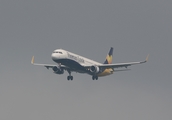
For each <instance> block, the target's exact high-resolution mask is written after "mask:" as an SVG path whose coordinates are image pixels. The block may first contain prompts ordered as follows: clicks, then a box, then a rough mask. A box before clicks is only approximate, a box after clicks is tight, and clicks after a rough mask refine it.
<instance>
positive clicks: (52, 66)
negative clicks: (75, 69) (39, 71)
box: [31, 56, 67, 69]
mask: <svg viewBox="0 0 172 120" xmlns="http://www.w3.org/2000/svg"><path fill="white" fill-rule="evenodd" d="M31 64H33V65H39V66H44V67H46V68H47V69H49V68H54V67H57V66H60V68H63V69H67V67H66V66H64V65H51V64H39V63H34V56H33V57H32V60H31Z"/></svg>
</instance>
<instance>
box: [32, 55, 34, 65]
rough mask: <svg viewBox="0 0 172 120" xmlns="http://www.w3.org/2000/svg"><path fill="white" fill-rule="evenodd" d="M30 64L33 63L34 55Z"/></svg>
mask: <svg viewBox="0 0 172 120" xmlns="http://www.w3.org/2000/svg"><path fill="white" fill-rule="evenodd" d="M31 64H34V56H33V57H32V60H31Z"/></svg>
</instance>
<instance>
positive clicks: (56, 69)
mask: <svg viewBox="0 0 172 120" xmlns="http://www.w3.org/2000/svg"><path fill="white" fill-rule="evenodd" d="M52 69H53V71H54V73H56V74H63V73H64V70H63V69H61V68H59V67H57V66H54V67H53V68H52Z"/></svg>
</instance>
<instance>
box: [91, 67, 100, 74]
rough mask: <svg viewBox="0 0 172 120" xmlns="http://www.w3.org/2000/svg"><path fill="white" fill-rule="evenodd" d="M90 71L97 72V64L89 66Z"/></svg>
mask: <svg viewBox="0 0 172 120" xmlns="http://www.w3.org/2000/svg"><path fill="white" fill-rule="evenodd" d="M90 71H91V72H92V73H98V72H99V71H100V70H99V67H98V66H91V68H90Z"/></svg>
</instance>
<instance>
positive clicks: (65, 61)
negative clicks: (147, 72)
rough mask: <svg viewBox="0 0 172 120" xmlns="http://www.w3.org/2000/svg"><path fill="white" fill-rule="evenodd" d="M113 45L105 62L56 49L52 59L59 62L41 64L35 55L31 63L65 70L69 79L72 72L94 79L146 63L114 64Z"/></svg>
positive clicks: (55, 71) (55, 70)
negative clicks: (35, 60) (35, 59)
mask: <svg viewBox="0 0 172 120" xmlns="http://www.w3.org/2000/svg"><path fill="white" fill-rule="evenodd" d="M112 55H113V47H111V48H110V50H109V53H108V54H107V57H106V60H105V61H104V63H103V64H102V63H99V62H96V61H93V60H91V59H88V58H85V57H83V56H80V55H77V54H74V53H72V52H69V51H67V50H63V49H56V50H54V51H53V53H52V54H51V57H52V60H53V61H54V62H55V63H57V64H56V65H51V64H39V63H35V62H34V56H33V57H32V59H31V64H33V65H38V66H44V67H46V68H47V69H49V68H51V69H52V70H53V72H54V73H55V74H63V73H64V71H67V72H68V73H69V76H67V80H73V76H72V75H71V72H77V73H87V74H89V75H91V76H92V80H98V77H103V76H107V75H111V74H113V73H114V72H116V71H125V70H128V69H127V67H128V66H131V65H136V64H142V63H146V62H147V61H148V57H149V54H148V56H147V57H146V60H144V61H139V62H128V63H115V64H112ZM115 68H126V69H124V70H115Z"/></svg>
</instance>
